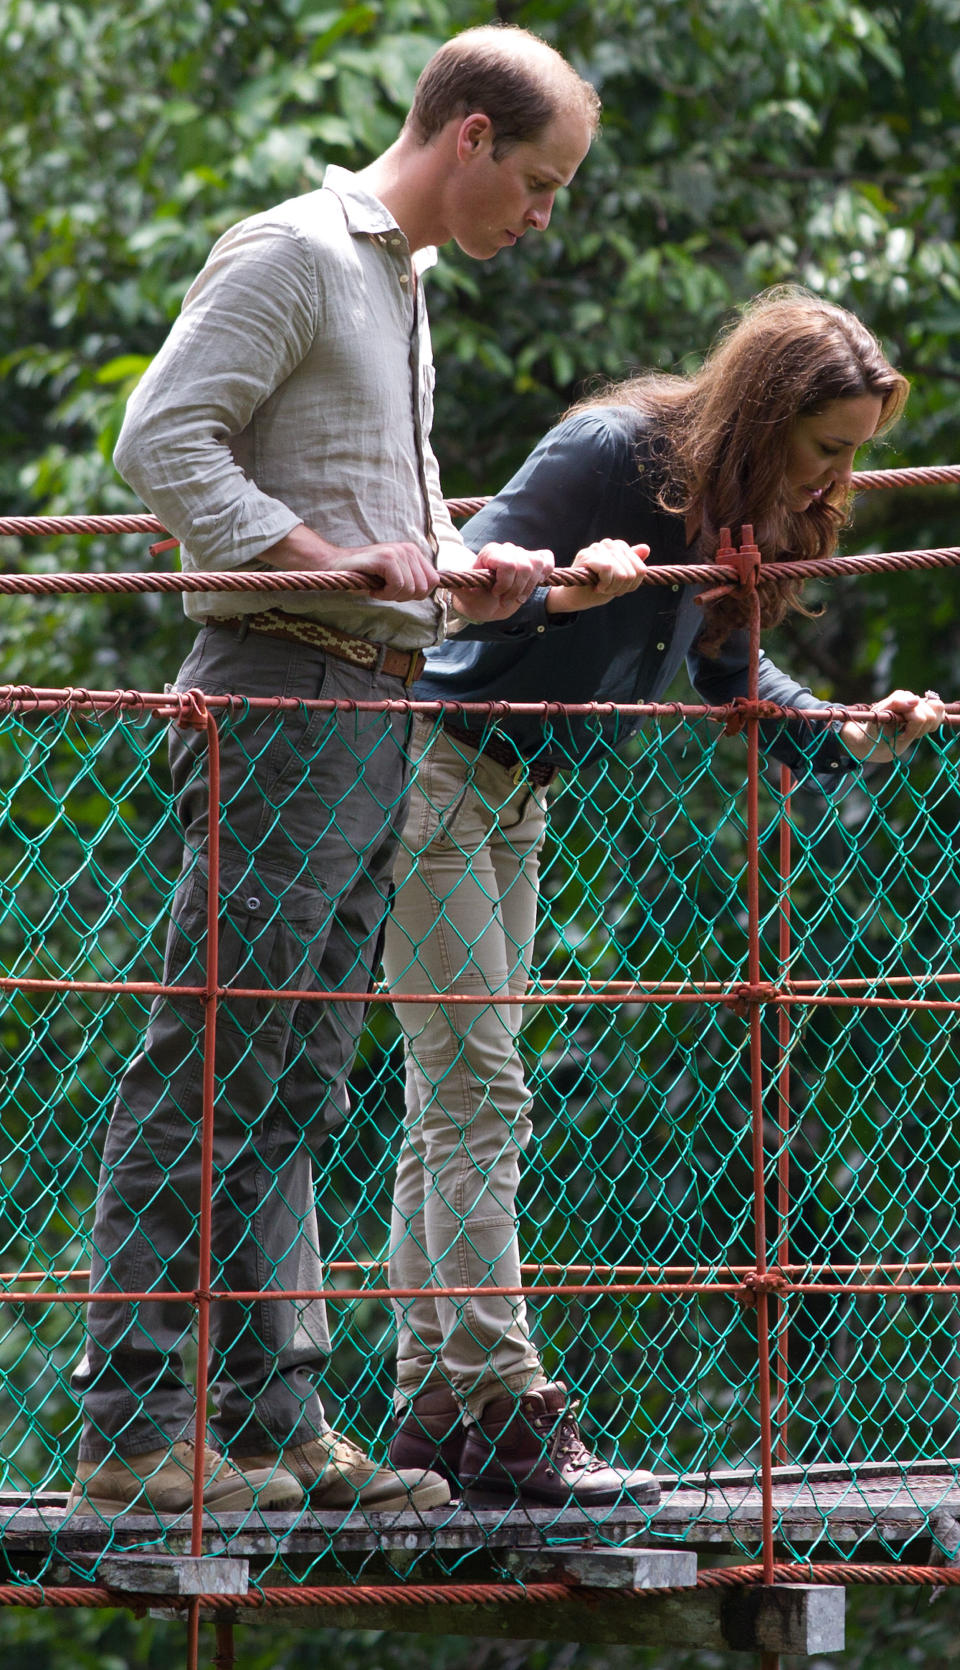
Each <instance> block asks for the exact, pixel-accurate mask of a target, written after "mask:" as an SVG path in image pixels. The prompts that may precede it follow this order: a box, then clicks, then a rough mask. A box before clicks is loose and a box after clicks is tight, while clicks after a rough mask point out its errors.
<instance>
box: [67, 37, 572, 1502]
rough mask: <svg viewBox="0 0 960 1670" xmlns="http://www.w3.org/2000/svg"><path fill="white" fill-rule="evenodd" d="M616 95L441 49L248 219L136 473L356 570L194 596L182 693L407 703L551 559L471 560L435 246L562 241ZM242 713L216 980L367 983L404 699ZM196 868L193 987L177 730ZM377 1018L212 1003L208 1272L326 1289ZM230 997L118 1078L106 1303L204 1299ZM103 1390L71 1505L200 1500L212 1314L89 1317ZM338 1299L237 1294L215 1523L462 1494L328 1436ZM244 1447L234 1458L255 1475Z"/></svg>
mask: <svg viewBox="0 0 960 1670" xmlns="http://www.w3.org/2000/svg"><path fill="white" fill-rule="evenodd" d="M597 116H598V101H597V98H596V95H595V93H594V92H593V89H592V88H590V87H589V86H588V85H587V84H586V83H585V82H583V81H581V79H580V78H579V76H577V75H576V74H575V72H574V71H573V70H572V69H571V68H570V66H569V65H568V64H567V63H566V62H565V61H564V60H563V59H562V58H561V57H560V56H559V55H558V54H557V53H555V52H554V51H553V50H552V49H551V48H549V47H547V46H546V44H545V43H544V42H542V41H539V40H538V39H536V38H535V37H534V36H531V35H529V34H527V33H526V32H525V31H522V30H518V29H500V28H482V29H476V30H470V31H467V32H465V33H464V34H462V35H460V36H458V37H457V38H456V39H455V40H453V41H451V42H448V43H447V45H446V46H445V47H443V48H441V50H440V51H439V52H438V53H437V54H436V55H435V56H434V58H433V59H431V61H430V63H429V64H428V65H427V67H426V69H425V70H424V73H423V75H422V76H421V78H420V81H419V83H418V86H417V91H416V95H415V99H414V103H413V107H412V109H411V111H410V114H409V116H408V118H407V121H406V123H405V125H404V127H403V130H402V131H401V133H400V136H399V138H398V139H397V140H396V141H395V143H394V144H393V145H392V146H391V147H390V148H389V149H388V150H387V151H386V152H385V153H384V154H383V155H382V156H380V157H379V158H377V159H376V161H374V162H373V163H371V164H370V166H369V167H367V168H365V169H363V170H362V171H361V172H360V173H359V174H356V175H353V174H350V173H347V172H346V171H345V170H343V169H339V168H331V169H329V170H328V172H327V174H326V176H325V179H324V184H323V187H322V189H321V190H320V191H316V192H311V193H308V194H307V195H306V196H303V197H299V198H295V199H293V200H292V201H290V202H287V203H284V204H281V205H280V206H279V208H277V209H275V210H272V211H269V212H267V213H265V214H260V215H255V216H253V217H252V218H251V219H249V220H247V221H244V222H242V223H241V224H240V225H239V226H236V227H234V228H233V229H232V230H231V231H229V232H227V233H226V234H225V236H224V237H223V238H221V239H220V241H219V243H218V244H217V245H216V247H215V248H214V250H213V252H212V253H211V255H210V257H209V259H208V261H207V264H206V266H205V267H204V269H203V271H202V272H201V274H200V275H199V277H198V279H197V280H196V281H195V283H194V285H193V286H192V288H191V289H190V291H189V292H188V294H187V297H186V300H185V302H184V307H183V311H182V313H181V315H180V318H179V319H178V321H177V323H176V324H175V325H174V327H173V329H172V331H171V333H170V336H169V337H168V339H167V342H166V343H165V345H164V347H163V348H162V349H161V351H160V353H159V354H158V356H157V358H156V359H155V361H154V362H153V365H152V366H151V368H150V370H149V371H148V372H147V374H146V376H145V377H144V379H143V381H142V383H141V384H140V386H139V388H138V390H137V392H136V393H135V395H134V396H133V398H132V400H131V402H130V406H129V408H128V412H127V416H126V420H125V423H124V427H123V431H122V433H121V436H120V440H119V443H118V446H117V451H116V463H117V467H118V468H119V470H120V472H121V473H122V474H123V475H124V476H125V478H126V479H127V481H129V482H130V483H131V485H132V486H134V487H135V488H136V490H137V491H138V493H139V494H140V495H141V497H142V498H143V499H144V500H145V502H146V503H147V504H148V505H149V506H150V507H151V509H152V510H153V511H155V512H156V514H157V515H158V516H159V517H160V518H161V520H162V521H163V523H164V525H165V526H166V527H168V528H169V529H170V530H171V532H172V533H173V534H174V535H176V537H177V538H178V539H179V540H180V542H181V545H182V549H183V562H184V566H185V567H186V568H190V569H208V570H218V569H226V568H241V569H255V570H258V571H260V572H263V573H270V572H271V571H272V570H278V571H282V570H284V569H294V570H311V571H316V572H318V573H321V572H324V571H330V570H335V571H336V570H349V571H352V572H353V573H355V574H357V575H359V576H361V577H362V579H363V580H364V581H366V582H367V584H368V586H369V591H370V593H372V594H373V595H369V594H366V593H364V594H358V593H355V592H345V591H328V592H324V591H319V590H318V591H315V592H285V591H282V590H274V591H271V590H269V589H266V590H264V591H252V590H251V591H245V592H240V593H229V594H228V593H224V592H220V593H218V592H208V593H199V592H194V593H192V594H187V596H186V599H185V606H186V609H187V612H188V614H190V615H191V616H192V618H194V619H195V620H196V621H197V623H198V625H199V627H200V631H199V634H198V637H197V641H196V645H195V647H194V649H193V650H192V652H191V654H190V655H189V656H188V658H187V660H186V662H185V663H184V666H183V667H182V668H181V670H180V674H179V678H178V681H177V686H176V689H178V690H179V691H183V692H185V691H188V690H190V689H194V688H196V689H200V690H202V691H203V692H205V693H206V694H226V693H242V694H244V695H248V696H251V697H277V696H282V697H294V698H301V699H302V698H314V697H321V696H322V697H323V698H338V699H343V700H346V701H351V702H360V703H363V702H377V701H383V700H390V699H396V698H402V697H404V696H405V695H406V693H407V690H408V688H409V685H410V683H411V682H412V680H413V678H414V677H415V676H416V674H417V672H418V671H419V668H420V666H421V664H422V655H421V653H420V652H421V650H422V648H423V647H424V646H426V645H430V644H433V643H436V642H438V641H439V640H440V638H441V637H442V635H443V624H444V623H443V609H442V605H441V604H440V603H439V602H438V601H437V598H436V595H435V592H434V588H435V586H436V584H437V580H438V570H443V569H445V568H456V567H472V566H473V565H474V562H475V561H476V562H477V565H478V566H479V567H481V568H482V569H485V570H487V571H489V573H490V574H491V575H492V587H491V589H490V590H489V591H487V592H478V593H475V594H473V596H472V599H471V600H470V601H469V602H467V603H463V604H461V605H460V607H461V610H462V612H464V613H466V614H467V615H468V616H469V617H470V618H471V619H473V620H490V619H499V618H502V617H504V616H506V615H508V614H510V613H512V612H513V611H514V610H515V609H516V608H517V607H518V605H520V604H521V603H523V602H524V601H525V600H526V599H527V597H528V596H529V595H530V594H531V592H532V590H533V589H534V587H535V586H536V585H537V584H539V583H540V582H541V581H542V579H543V578H544V575H545V573H546V572H547V570H548V568H549V567H550V565H551V564H552V557H551V556H550V553H548V552H539V553H527V552H522V551H518V550H516V549H515V548H514V547H489V548H487V549H486V550H485V551H483V552H481V553H480V555H479V558H478V559H474V557H473V555H472V553H468V552H467V551H466V548H465V547H464V545H463V543H462V541H461V539H460V536H459V535H458V534H457V533H456V531H455V530H454V528H453V525H452V523H451V522H450V519H449V517H448V515H447V514H446V511H445V509H444V506H443V501H442V497H441V491H440V482H439V474H438V471H437V466H436V462H435V459H434V457H433V454H432V452H431V449H430V442H429V432H430V422H431V416H432V367H431V359H430V347H429V335H428V330H427V321H426V313H425V309H424V302H423V296H422V293H421V288H420V283H419V278H420V274H421V273H422V271H423V270H424V268H425V267H427V266H429V265H430V264H431V262H432V259H433V247H432V246H435V245H437V244H442V243H446V242H448V241H450V240H453V241H455V242H456V243H457V244H459V246H460V247H461V248H462V249H463V250H464V251H465V252H466V253H467V254H468V255H471V256H473V257H474V258H476V259H477V260H486V259H488V258H489V257H491V256H493V255H495V254H496V253H497V252H498V250H500V249H502V248H506V247H507V246H509V245H511V244H514V243H516V242H517V240H518V239H519V238H521V237H522V236H523V234H524V233H525V232H526V231H527V230H528V229H529V228H531V227H533V228H536V229H538V230H543V229H544V228H545V227H546V226H547V224H548V222H549V219H550V213H551V209H552V206H553V201H554V197H555V195H556V193H557V191H558V190H560V189H561V188H562V187H564V186H566V185H568V184H569V182H570V180H571V179H572V177H573V175H574V173H575V172H576V169H577V167H578V166H579V164H580V162H581V160H582V159H583V157H584V155H585V154H586V151H587V149H588V147H589V144H590V141H591V138H592V136H593V134H594V132H595V129H596V125H597ZM288 720H289V722H284V723H279V722H278V720H277V717H276V716H275V715H273V714H270V715H268V716H267V717H266V718H264V717H263V716H262V715H261V714H258V713H256V712H254V713H247V714H246V715H242V716H240V717H239V718H238V719H236V720H229V721H227V722H225V723H224V724H223V726H222V735H221V749H220V752H221V786H220V823H219V827H220V898H219V921H220V938H219V945H218V954H219V983H220V985H221V986H227V987H229V986H237V987H239V988H247V989H250V988H258V989H264V988H266V989H278V988H290V989H293V990H303V989H314V990H318V991H345V992H354V993H363V992H364V991H365V990H367V989H368V987H369V984H370V981H371V980H372V978H373V974H374V970H375V968H376V965H377V960H378V956H379V942H380V934H381V927H382V922H383V917H384V914H385V910H386V905H387V900H388V895H389V886H390V876H391V871H392V865H393V857H394V853H395V849H396V845H397V840H398V828H399V825H400V824H401V822H402V812H403V804H404V791H405V787H406V781H407V776H408V769H409V768H408V764H407V756H406V748H405V745H406V741H407V725H406V721H405V718H404V716H403V715H402V714H395V713H394V714H384V713H374V714H371V713H369V712H362V711H353V712H345V711H334V712H332V713H330V712H322V713H316V712H313V713H307V714H304V713H303V711H302V710H299V711H298V712H296V713H294V714H293V715H292V716H288ZM170 756H171V769H172V774H173V781H174V787H175V790H176V795H177V800H178V808H179V812H180V815H181V818H182V821H183V825H184V832H185V850H184V863H183V871H182V874H181V878H180V882H179V885H178V888H177V892H176V895H175V899H174V905H173V913H172V920H171V925H170V930H169V936H168V942H167V958H166V966H165V976H164V978H165V983H166V984H168V985H186V986H193V987H196V986H198V985H199V986H203V984H204V983H205V975H204V960H205V923H206V911H207V856H208V855H207V839H206V832H207V818H208V793H207V778H206V743H205V737H204V734H203V732H202V731H197V730H196V729H190V728H189V727H188V726H173V727H172V732H171V742H170ZM362 1015H363V1005H362V1003H361V1002H360V1001H359V1000H358V1001H357V1002H355V1003H353V1004H345V1003H326V1002H313V1003H311V1002H309V1001H304V1002H302V1003H300V1004H299V1005H298V1004H294V1003H293V1002H290V1001H287V1002H281V1003H276V1004H270V1003H268V1002H263V1003H261V1002H258V1001H256V1000H252V999H235V1000H234V1001H233V1002H224V1003H222V1004H221V1006H220V1008H219V1011H218V1022H217V1049H216V1061H215V1069H216V1081H217V1118H216V1122H215V1155H214V1177H215V1182H214V1213H213V1286H214V1288H221V1289H230V1290H233V1291H239V1292H244V1293H251V1292H253V1293H258V1294H259V1293H263V1292H264V1291H265V1290H269V1289H271V1288H273V1289H274V1290H276V1289H285V1290H293V1291H303V1290H304V1289H306V1290H311V1289H316V1288H317V1287H319V1286H320V1285H321V1274H322V1272H321V1267H320V1260H319V1250H318V1246H317V1231H316V1219H315V1213H314V1205H313V1177H312V1169H311V1150H312V1148H313V1147H315V1146H317V1145H318V1144H319V1142H320V1141H321V1140H322V1137H323V1136H324V1134H325V1133H326V1132H327V1131H328V1130H329V1129H330V1128H332V1127H334V1126H336V1125H337V1124H339V1123H340V1122H342V1120H343V1119H344V1117H345V1115H346V1112H347V1108H348V1102H347V1094H346V1089H345V1081H346V1076H347V1073H348V1071H349V1068H350V1066H351V1063H352V1060H353V1056H354V1052H355V1048H356V1041H357V1036H358V1032H359V1028H360V1026H361V1023H362ZM202 1043H203V1038H202V1010H201V1005H200V1003H199V1001H198V1000H197V999H195V998H187V997H183V998H178V999H176V1000H173V999H166V1000H158V1001H157V1002H155V1004H154V1006H153V1009H152V1011H151V1015H150V1020H149V1025H148V1029H147V1034H146V1037H145V1040H144V1046H143V1050H142V1052H141V1053H140V1054H139V1055H138V1056H136V1057H135V1059H134V1060H133V1061H132V1062H131V1064H130V1066H129V1067H128V1069H127V1071H126V1073H125V1074H124V1077H123V1079H122V1081H121V1084H120V1088H119V1092H118V1097H117V1102H116V1106H115V1108H114V1112H113V1117H112V1119H111V1124H110V1129H109V1132H108V1135H107V1140H106V1147H105V1153H104V1161H103V1176H102V1179H101V1189H100V1195H99V1200H98V1207H97V1215H96V1223H95V1228H94V1237H93V1240H94V1251H93V1257H92V1274H91V1288H92V1291H95V1292H100V1291H110V1290H112V1291H114V1292H116V1291H127V1292H138V1293H143V1292H150V1291H157V1292H170V1291H183V1290H190V1289H192V1288H193V1287H194V1286H195V1285H196V1256H197V1255H196V1240H197V1232H196V1225H197V1213H198V1208H199V1187H200V1183H199V1163H200V1162H199V1153H200V1148H199V1139H198V1124H199V1119H200V1110H201V1102H202V1097H201V1072H202ZM88 1310H89V1320H88V1349H87V1354H86V1357H85V1359H84V1362H83V1364H82V1365H81V1367H80V1369H79V1370H78V1373H77V1375H76V1379H75V1384H76V1386H77V1388H78V1390H79V1391H80V1393H81V1396H82V1400H83V1411H84V1428H83V1435H82V1439H81V1446H80V1461H79V1464H78V1469H77V1477H76V1481H75V1483H74V1487H73V1490H72V1491H71V1495H70V1504H71V1506H72V1507H74V1508H75V1509H76V1510H77V1511H81V1512H88V1513H100V1514H103V1515H109V1514H111V1513H117V1512H120V1511H123V1510H124V1509H128V1508H131V1507H136V1508H137V1509H139V1510H140V1511H143V1510H144V1509H149V1508H152V1509H154V1510H156V1511H173V1512H178V1511H182V1510H183V1509H184V1508H185V1507H186V1506H187V1505H188V1503H189V1501H190V1499H191V1493H192V1486H193V1473H194V1467H195V1465H196V1464H197V1463H196V1461H195V1457H194V1453H193V1449H192V1446H191V1444H190V1441H189V1440H190V1437H191V1435H192V1433H193V1430H194V1407H193V1396H192V1393H191V1391H190V1389H189V1386H188V1384H187V1382H186V1380H185V1377H184V1373H183V1362H182V1347H183V1340H184V1338H185V1336H186V1334H187V1333H188V1331H189V1324H190V1315H191V1312H190V1307H189V1306H185V1305H182V1304H179V1303H171V1302H168V1301H156V1302H150V1303H143V1304H141V1305H139V1306H137V1305H132V1306H131V1305H128V1304H124V1303H120V1304H116V1303H114V1304H109V1305H106V1304H105V1305H97V1304H93V1305H91V1306H89V1308H88ZM328 1349H329V1336H328V1334H327V1328H326V1317H325V1312H324V1309H323V1306H322V1304H319V1303H314V1304H309V1305H307V1306H306V1308H305V1309H301V1308H299V1307H298V1306H297V1305H296V1304H295V1303H293V1302H291V1301H286V1300H279V1299H271V1298H263V1299H253V1300H245V1301H243V1303H242V1304H241V1303H239V1302H233V1303H230V1302H226V1303H214V1304H213V1305H212V1307H211V1394H212V1402H213V1405H214V1414H213V1417H212V1423H211V1424H212V1427H213V1431H214V1433H215V1435H216V1438H217V1444H218V1447H217V1448H216V1449H210V1448H209V1447H208V1448H207V1449H206V1450H205V1453H204V1457H203V1459H202V1462H201V1463H200V1465H202V1468H203V1474H204V1480H205V1487H204V1501H205V1504H206V1505H207V1507H208V1508H210V1509H218V1510H244V1509H246V1508H248V1507H250V1506H252V1505H257V1506H259V1507H260V1508H271V1509H272V1508H282V1507H289V1506H293V1505H296V1504H297V1503H298V1502H299V1501H301V1500H302V1498H303V1497H304V1495H306V1497H307V1498H308V1499H309V1501H310V1503H311V1505H312V1506H314V1507H320V1508H340V1507H344V1508H351V1507H354V1506H357V1505H359V1506H362V1507H372V1508H377V1509H381V1508H385V1507H389V1508H396V1507H408V1506H411V1505H412V1506H416V1507H420V1508H422V1507H430V1506H433V1505H436V1504H439V1503H442V1502H444V1501H446V1500H447V1497H448V1494H449V1492H448V1488H447V1485H446V1484H445V1483H444V1482H443V1480H442V1479H440V1478H439V1477H438V1476H437V1475H436V1474H434V1473H433V1472H431V1471H429V1470H427V1471H424V1470H422V1469H418V1468H410V1469H401V1470H399V1471H395V1470H393V1469H391V1468H379V1467H377V1466H376V1465H375V1464H374V1463H373V1462H372V1461H370V1460H369V1459H368V1458H367V1457H366V1456H364V1455H363V1454H362V1452H360V1451H359V1450H358V1449H357V1448H356V1446H354V1445H352V1444H351V1443H350V1442H349V1441H348V1440H346V1439H344V1438H342V1437H340V1436H339V1435H338V1434H337V1433H335V1432H334V1431H332V1429H330V1428H329V1426H328V1425H327V1423H326V1420H325V1418H324V1415H323V1411H322V1409H321V1406H320V1403H319V1400H318V1397H317V1393H316V1390H315V1386H314V1379H315V1376H316V1375H317V1374H318V1373H319V1372H320V1370H321V1368H322V1362H323V1357H324V1354H325V1353H326V1351H327V1350H328ZM227 1456H229V1461H228V1460H227Z"/></svg>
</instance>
